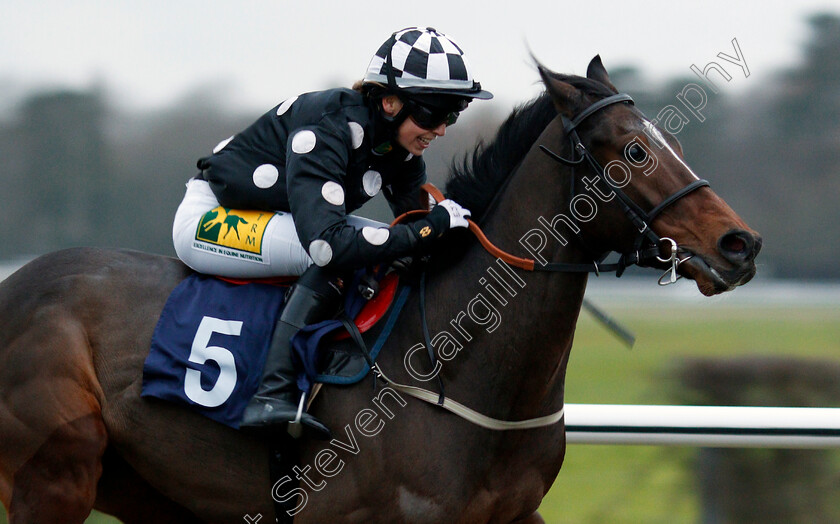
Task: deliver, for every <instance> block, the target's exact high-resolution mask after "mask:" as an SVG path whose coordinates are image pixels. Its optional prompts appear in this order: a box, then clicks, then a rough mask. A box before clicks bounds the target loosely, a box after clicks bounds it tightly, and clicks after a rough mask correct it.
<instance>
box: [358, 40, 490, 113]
mask: <svg viewBox="0 0 840 524" xmlns="http://www.w3.org/2000/svg"><path fill="white" fill-rule="evenodd" d="M363 81H364V82H365V83H377V84H381V85H383V86H385V87H387V88H388V89H389V90H391V91H394V92H405V93H409V94H419V95H423V94H444V95H455V96H459V97H464V98H468V99H471V98H479V99H485V100H487V99H490V98H493V94H492V93H490V92H489V91H484V90H482V89H481V84H479V83H478V82H476V81H475V80H474V79H473V76H472V72H471V71H470V67H469V64H468V63H467V61H466V58H465V57H464V52H463V51H462V50H461V48H460V47H459V46H458V45H457V44H456V43H455V42H454V41H453V40H452V39H451V38H449V37H448V36H446V35H444V34H443V33H439V32H437V31H436V30H435V29H433V28H431V27H427V28H426V29H421V28H419V27H409V28H407V29H402V30H400V31H397V32H396V33H394V34H392V35H391V38H389V39H388V40H387V41H386V42H385V43H384V44H382V46H381V47H380V48H379V50H378V51H377V52H376V54H375V55H374V56H373V59H371V61H370V64H369V65H368V69H367V73H366V74H365V77H364V79H363Z"/></svg>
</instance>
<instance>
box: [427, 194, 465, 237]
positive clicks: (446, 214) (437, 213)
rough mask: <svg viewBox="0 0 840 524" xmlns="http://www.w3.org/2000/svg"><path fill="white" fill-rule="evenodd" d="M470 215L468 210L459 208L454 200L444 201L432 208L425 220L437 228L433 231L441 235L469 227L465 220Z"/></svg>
mask: <svg viewBox="0 0 840 524" xmlns="http://www.w3.org/2000/svg"><path fill="white" fill-rule="evenodd" d="M471 214H472V213H470V210H469V209H466V208H463V207H461V205H460V204H458V203H457V202H455V201H454V200H449V199H446V200H443V201H441V202H439V203H438V204H437V205H436V206H435V207H433V208H432V211H431V212H430V213H429V216H428V217H427V218H428V220H429V222H431V223H432V224H434V225H436V226H438V227H437V228H435V229H436V230H438V231H439V233H443V232H444V231H445V230H447V229H451V228H455V227H469V225H470V224H469V222H467V218H469V217H470V215H471Z"/></svg>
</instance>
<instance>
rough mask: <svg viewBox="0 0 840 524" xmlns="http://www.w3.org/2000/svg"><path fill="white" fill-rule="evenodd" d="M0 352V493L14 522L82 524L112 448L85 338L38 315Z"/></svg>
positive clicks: (49, 315)
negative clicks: (0, 388)
mask: <svg viewBox="0 0 840 524" xmlns="http://www.w3.org/2000/svg"><path fill="white" fill-rule="evenodd" d="M39 313H40V314H37V315H35V316H34V318H33V319H32V321H31V324H30V325H29V326H28V327H27V329H26V331H24V332H23V333H20V334H19V335H18V336H17V337H16V338H14V339H13V340H11V341H10V343H9V344H8V345H7V346H6V347H4V348H2V349H3V351H2V352H0V375H2V377H0V384H6V385H12V386H11V387H9V388H8V389H6V390H4V391H1V392H0V393H2V395H0V399H2V400H0V402H2V404H0V441H2V442H4V443H6V446H4V449H2V450H0V487H2V488H3V489H0V491H2V492H3V493H2V495H3V502H4V503H5V504H6V505H7V507H8V509H9V520H10V522H11V523H13V524H18V523H29V522H62V523H68V524H73V523H79V524H81V523H82V522H84V520H85V518H87V516H88V514H89V513H90V511H91V509H92V508H93V504H94V500H95V498H96V484H97V482H98V480H99V476H100V474H101V472H102V464H101V457H102V453H103V452H104V450H105V447H106V443H107V435H106V431H105V424H104V422H103V420H102V416H101V411H100V404H99V398H100V396H99V394H98V393H99V391H98V383H97V382H96V378H95V376H94V373H93V364H92V361H91V358H90V347H89V345H88V343H87V337H86V336H85V334H84V332H83V330H82V329H81V327H80V326H79V325H78V323H76V322H73V321H67V320H66V319H65V320H63V319H62V316H61V314H60V313H53V312H44V311H41V312H39Z"/></svg>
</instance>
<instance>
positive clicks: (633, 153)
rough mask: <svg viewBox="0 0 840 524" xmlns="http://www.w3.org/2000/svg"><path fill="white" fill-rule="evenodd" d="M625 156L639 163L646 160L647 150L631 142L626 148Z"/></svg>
mask: <svg viewBox="0 0 840 524" xmlns="http://www.w3.org/2000/svg"><path fill="white" fill-rule="evenodd" d="M627 156H628V157H629V158H630V160H632V161H633V162H635V163H637V164H641V163H643V162H644V161H645V160H647V151H645V150H644V148H643V147H641V146H640V145H639V144H633V145H632V146H630V148H629V149H628V150H627Z"/></svg>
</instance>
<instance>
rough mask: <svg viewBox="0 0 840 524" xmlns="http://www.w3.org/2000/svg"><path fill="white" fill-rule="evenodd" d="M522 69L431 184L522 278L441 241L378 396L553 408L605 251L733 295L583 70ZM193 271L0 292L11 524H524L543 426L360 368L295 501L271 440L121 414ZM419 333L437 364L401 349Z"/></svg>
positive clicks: (138, 401)
mask: <svg viewBox="0 0 840 524" xmlns="http://www.w3.org/2000/svg"><path fill="white" fill-rule="evenodd" d="M538 70H539V73H540V76H541V78H542V81H543V83H544V84H545V88H546V89H545V92H544V93H543V94H542V95H540V96H538V97H537V98H535V99H534V100H532V101H530V102H528V103H526V104H524V105H522V106H519V107H517V108H516V109H514V110H513V112H512V113H511V115H510V116H509V117H508V119H507V120H506V121H505V122H504V123H503V124H502V125H501V126H500V128H499V130H498V133H497V135H496V137H495V138H494V139H493V140H492V141H491V142H490V143H488V144H479V145H478V146H477V147H476V150H475V151H474V152H473V153H472V154H471V155H468V156H466V157H465V159H464V161H463V163H462V164H460V165H453V172H452V173H451V174H450V179H449V181H448V183H447V186H446V191H447V193H448V196H449V197H450V198H453V199H455V200H456V201H458V202H460V203H462V204H463V205H464V206H465V207H467V208H469V209H471V210H472V211H473V216H474V217H476V221H477V223H478V224H479V225H480V226H481V227H482V228H483V231H484V234H485V235H486V237H487V238H488V239H491V240H492V242H493V243H494V244H495V246H497V247H498V249H499V250H503V251H505V252H510V253H516V254H518V255H524V256H528V255H530V256H531V257H532V258H533V259H528V260H531V261H532V262H533V261H534V260H535V261H536V262H535V263H534V265H533V269H535V270H534V271H524V270H521V269H519V268H518V267H515V266H513V265H510V264H507V263H503V262H500V260H502V259H501V258H500V257H498V256H497V255H495V254H488V252H487V251H486V250H485V249H484V248H483V247H482V246H481V245H480V243H479V242H478V241H476V240H474V239H473V238H472V237H467V236H463V235H464V234H466V233H464V234H461V235H460V236H459V235H458V234H453V235H451V237H452V241H450V242H447V241H442V242H441V243H440V246H439V249H438V250H436V251H435V252H434V253H433V254H432V255H431V261H430V263H429V265H428V266H427V269H426V278H425V287H424V288H423V289H422V291H423V292H424V296H421V293H420V291H421V289H419V288H415V289H413V290H412V291H411V293H410V294H409V295H408V296H407V299H406V302H405V307H404V310H403V311H404V313H403V314H402V318H401V319H400V322H399V323H398V324H397V325H396V326H395V327H394V329H393V332H392V333H391V335H390V338H389V339H388V341H387V343H386V344H385V346H384V348H383V349H382V351H381V353H380V355H379V358H378V361H377V366H378V367H379V368H380V369H381V370H382V372H383V373H387V375H388V377H389V378H392V379H393V380H394V381H398V382H409V383H413V384H415V385H421V386H426V387H429V385H432V387H433V389H435V388H434V384H436V383H437V382H434V381H432V380H431V379H432V378H434V379H435V380H436V381H439V383H440V384H442V385H443V386H444V387H445V395H446V397H447V398H450V399H457V401H459V402H461V403H462V404H463V405H466V406H469V407H470V408H472V409H475V410H476V411H479V412H481V413H483V414H486V415H487V416H490V417H494V418H497V419H502V420H507V421H522V420H527V419H531V418H535V417H543V416H546V415H547V414H550V413H559V412H560V411H559V410H561V409H562V407H563V394H564V386H563V385H564V378H565V372H566V365H567V362H568V359H569V354H570V351H571V348H572V341H573V336H574V331H575V325H576V322H577V318H578V314H579V311H580V308H581V303H582V300H583V296H584V290H585V288H586V283H587V280H588V275H589V272H591V271H596V270H597V271H605V270H606V269H607V266H608V265H609V264H606V263H605V262H604V261H603V260H602V257H601V255H602V254H603V253H607V252H615V253H620V254H622V256H621V261H623V263H622V264H619V265H620V266H622V267H621V268H620V269H623V266H624V265H627V264H630V263H634V262H635V263H638V264H640V265H644V266H649V267H653V268H659V269H660V270H665V271H666V275H665V279H666V280H669V278H670V279H671V280H672V279H674V278H675V277H677V276H681V277H685V278H688V279H692V280H694V282H695V283H696V285H697V287H698V289H699V290H700V292H702V293H703V294H704V295H707V296H710V295H714V294H717V293H722V292H725V291H728V290H731V289H733V288H734V287H736V286H738V285H742V284H744V283H746V282H748V281H749V280H750V279H751V278H752V276H753V275H754V274H755V262H754V260H755V257H756V255H757V254H758V251H759V249H760V247H761V237H760V236H759V235H758V233H756V232H755V231H754V230H752V229H750V228H749V227H748V226H747V225H746V224H745V223H744V221H743V220H742V219H741V218H740V217H739V216H738V215H737V214H736V213H735V212H734V211H733V210H732V209H731V208H730V207H729V206H728V205H727V204H726V203H725V202H724V201H723V200H722V199H721V198H720V197H719V196H717V195H716V194H715V193H714V192H713V191H712V189H711V188H710V187H708V184H707V183H705V181H700V180H699V179H698V178H697V176H696V175H695V174H694V173H693V172H692V171H691V169H690V168H689V167H688V166H687V165H686V163H685V161H684V159H683V154H682V149H681V146H680V144H679V142H678V141H677V140H676V138H675V137H674V136H672V135H670V134H669V133H667V132H666V131H665V130H662V129H659V128H658V127H657V126H656V125H655V122H652V121H651V120H649V119H647V118H646V117H645V116H644V115H643V114H642V112H641V111H639V110H638V109H637V108H636V107H635V106H634V105H633V104H632V100H631V99H630V97H629V96H627V95H622V94H619V92H618V90H617V89H616V88H615V86H613V84H612V82H611V81H610V78H609V75H608V73H607V71H606V69H605V68H604V66H603V64H602V62H601V60H600V57H597V56H596V57H595V58H594V59H593V60H592V61H591V62H590V63H589V67H588V69H587V74H586V77H581V76H574V75H564V74H559V73H555V72H552V71H550V70H548V69H547V68H545V67H543V66H541V65H539V64H538ZM640 238H641V239H642V240H639V239H640ZM519 258H523V257H519ZM541 269H542V270H541ZM546 269H556V270H557V271H546ZM190 273H191V270H189V269H188V268H187V267H185V266H184V265H183V264H182V263H181V262H180V261H178V260H176V259H173V258H168V257H164V256H157V255H151V254H144V253H140V252H134V251H124V250H100V249H91V248H72V249H69V250H64V251H59V252H55V253H51V254H47V255H44V256H42V257H40V258H38V259H36V260H34V261H32V262H30V263H29V264H27V265H25V266H24V267H22V268H21V269H20V270H18V271H17V272H16V273H14V274H13V275H11V276H10V277H8V278H7V279H6V280H5V281H3V282H2V284H0V319H2V320H0V322H2V330H0V443H2V446H0V500H2V502H3V504H4V506H5V507H6V508H7V509H8V512H9V516H10V520H11V522H12V523H14V524H20V523H32V522H66V523H81V522H83V521H84V519H85V518H86V516H87V515H88V514H89V512H90V511H91V510H92V509H93V508H96V509H98V510H100V511H103V512H105V513H108V514H111V515H114V516H116V517H117V518H119V519H121V520H122V521H123V522H126V523H134V522H158V523H166V522H178V523H189V522H242V521H243V520H244V521H245V522H257V521H258V520H260V519H262V518H264V517H265V518H266V519H267V521H270V519H271V518H273V516H274V502H275V501H279V502H291V505H292V506H294V519H295V522H301V523H312V522H317V523H323V522H333V523H348V524H349V523H361V522H365V523H386V522H407V523H435V522H452V523H479V522H486V523H502V522H504V523H508V522H517V523H528V524H533V523H538V522H543V520H542V518H541V517H540V515H539V513H538V511H537V510H538V507H539V505H540V502H541V500H542V498H543V496H544V495H545V493H546V492H547V491H548V489H549V487H550V486H551V484H552V482H553V481H554V479H555V478H556V476H557V475H558V473H559V470H560V467H561V465H562V463H563V458H564V455H565V433H564V423H563V420H562V417H561V418H560V420H559V421H557V422H556V423H553V424H549V425H545V426H542V427H537V428H531V429H514V430H510V431H493V430H490V429H487V428H485V427H480V426H478V425H475V424H473V423H471V422H469V421H467V420H464V419H463V418H461V417H459V416H456V415H454V414H452V413H449V412H447V411H444V410H442V409H440V407H439V406H435V405H432V404H429V403H423V402H420V401H417V400H414V399H411V398H410V397H408V396H407V395H404V394H400V393H399V392H398V390H396V389H393V388H391V387H390V386H388V385H384V386H383V383H382V382H381V381H380V382H379V383H378V384H376V383H375V380H376V378H375V377H374V376H373V375H369V376H367V377H366V378H365V379H364V380H362V381H361V382H360V383H358V384H355V385H353V386H330V387H324V388H322V390H321V393H320V394H319V395H318V397H317V398H316V399H315V401H314V402H313V404H312V406H311V412H312V413H313V414H314V415H315V416H317V417H318V418H319V419H321V420H323V421H325V423H326V424H327V425H328V426H330V427H331V428H332V429H333V435H334V438H333V439H332V440H330V441H327V442H325V441H314V440H305V439H304V440H301V441H299V445H298V447H299V453H300V455H299V457H300V462H299V465H298V466H296V469H295V476H296V477H297V478H298V479H299V480H300V484H299V486H298V487H296V488H293V487H292V486H293V483H291V482H287V481H289V480H291V478H290V477H286V478H284V479H281V480H282V481H277V482H275V483H272V480H271V478H272V477H271V475H270V471H269V469H270V468H269V465H268V460H267V457H268V455H269V453H270V451H271V448H272V444H271V442H269V441H267V439H265V438H263V437H260V436H259V435H252V434H248V433H245V432H241V431H237V430H235V429H232V428H229V427H227V426H224V425H221V424H218V423H216V422H213V421H211V420H208V419H207V418H205V417H202V416H200V415H198V414H195V413H193V412H191V411H189V410H187V409H185V408H183V407H180V406H177V405H174V404H171V403H166V402H163V401H156V400H154V399H147V398H141V396H140V392H141V382H142V369H143V363H144V359H145V358H146V356H147V354H148V352H149V344H150V339H151V336H152V333H153V330H154V327H155V324H156V321H157V319H158V316H159V314H160V312H161V310H162V308H163V306H164V303H165V302H166V300H167V297H168V295H169V293H170V292H171V291H172V290H173V288H175V286H176V285H177V284H178V283H179V282H180V281H182V280H183V279H184V278H186V277H187V276H188V275H189V274H190ZM421 300H425V304H428V307H427V308H426V309H427V311H426V314H425V315H423V316H424V317H425V321H424V322H421V313H420V304H421ZM424 325H425V328H426V330H427V331H428V332H429V333H434V334H435V336H434V337H433V339H432V341H433V344H432V348H431V349H434V350H437V354H438V357H439V358H438V359H437V363H438V364H439V367H436V368H435V369H432V365H431V363H430V362H429V361H427V360H424V359H423V358H422V356H423V354H424V353H423V352H419V353H418V352H417V351H409V348H413V347H415V346H416V344H418V343H419V342H422V341H423V340H424ZM347 343H348V344H349V343H350V342H347ZM418 381H419V382H418ZM290 514H291V513H290Z"/></svg>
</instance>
